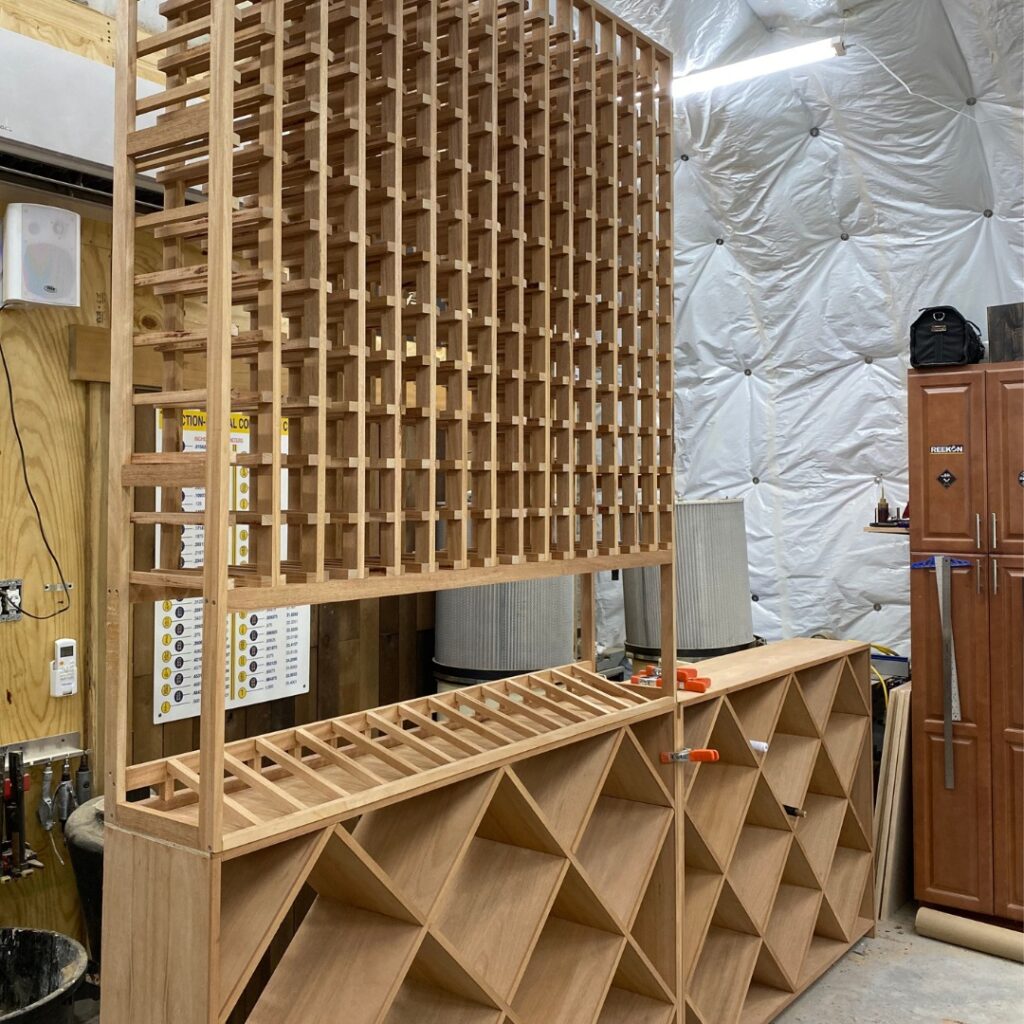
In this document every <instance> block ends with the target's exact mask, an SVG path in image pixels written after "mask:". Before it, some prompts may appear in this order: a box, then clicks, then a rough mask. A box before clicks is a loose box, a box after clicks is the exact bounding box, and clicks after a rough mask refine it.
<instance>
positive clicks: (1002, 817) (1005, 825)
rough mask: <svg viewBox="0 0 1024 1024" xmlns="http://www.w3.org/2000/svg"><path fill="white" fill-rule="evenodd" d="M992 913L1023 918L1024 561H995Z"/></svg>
mask: <svg viewBox="0 0 1024 1024" xmlns="http://www.w3.org/2000/svg"><path fill="white" fill-rule="evenodd" d="M990 562H991V580H992V593H991V596H990V598H989V673H990V675H989V678H990V680H991V684H990V687H991V688H990V697H991V703H992V823H993V853H994V873H993V879H994V893H993V913H995V914H997V915H998V916H999V917H1009V918H1015V919H1017V920H1022V919H1024V871H1022V870H1021V865H1024V785H1022V780H1024V557H1021V556H1019V555H1017V556H1009V557H998V558H995V557H994V558H991V559H990Z"/></svg>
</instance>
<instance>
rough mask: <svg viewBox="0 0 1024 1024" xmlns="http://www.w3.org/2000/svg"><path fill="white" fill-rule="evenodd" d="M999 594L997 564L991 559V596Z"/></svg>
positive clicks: (995, 560)
mask: <svg viewBox="0 0 1024 1024" xmlns="http://www.w3.org/2000/svg"><path fill="white" fill-rule="evenodd" d="M998 593H999V562H998V560H997V559H995V558H993V559H992V596H993V597H995V595H996V594H998Z"/></svg>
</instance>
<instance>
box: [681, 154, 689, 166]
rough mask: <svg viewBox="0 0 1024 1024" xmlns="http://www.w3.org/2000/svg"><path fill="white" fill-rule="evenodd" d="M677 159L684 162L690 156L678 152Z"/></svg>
mask: <svg viewBox="0 0 1024 1024" xmlns="http://www.w3.org/2000/svg"><path fill="white" fill-rule="evenodd" d="M679 159H680V160H682V161H683V163H684V164H685V163H686V161H687V160H689V159H690V158H689V157H688V156H687V155H686V154H685V153H680V154H679Z"/></svg>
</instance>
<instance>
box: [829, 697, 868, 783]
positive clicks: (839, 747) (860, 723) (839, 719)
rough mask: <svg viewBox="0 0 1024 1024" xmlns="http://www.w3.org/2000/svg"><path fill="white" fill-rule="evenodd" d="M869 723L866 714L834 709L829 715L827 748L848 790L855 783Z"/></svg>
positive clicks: (840, 779)
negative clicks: (848, 712) (854, 778)
mask: <svg viewBox="0 0 1024 1024" xmlns="http://www.w3.org/2000/svg"><path fill="white" fill-rule="evenodd" d="M869 725H870V722H869V720H868V718H867V716H866V715H846V714H843V713H842V712H840V711H833V712H832V714H831V715H829V719H828V726H827V727H826V729H825V737H824V743H825V749H826V750H827V751H828V754H829V757H830V758H831V759H832V764H833V765H834V767H835V769H836V772H837V774H838V775H839V781H840V782H841V783H842V784H843V788H844V789H846V790H849V788H850V786H851V785H852V783H853V775H854V772H855V771H856V770H857V765H858V763H859V762H860V755H861V752H862V751H863V749H864V736H865V733H866V732H867V730H868V726H869Z"/></svg>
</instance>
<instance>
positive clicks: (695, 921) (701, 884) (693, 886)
mask: <svg viewBox="0 0 1024 1024" xmlns="http://www.w3.org/2000/svg"><path fill="white" fill-rule="evenodd" d="M723 881H724V876H723V875H716V874H712V873H711V872H710V871H701V870H700V869H699V868H687V869H686V881H685V887H686V888H685V892H686V897H685V898H686V915H685V917H684V919H683V975H684V977H689V975H690V971H691V969H692V968H693V965H694V964H695V962H696V959H697V954H698V953H699V952H700V949H701V947H702V946H703V944H704V936H705V934H706V933H707V929H708V926H709V925H710V924H711V915H712V914H713V913H714V911H715V906H716V904H717V903H718V894H719V893H720V892H721V891H722V882H723Z"/></svg>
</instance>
